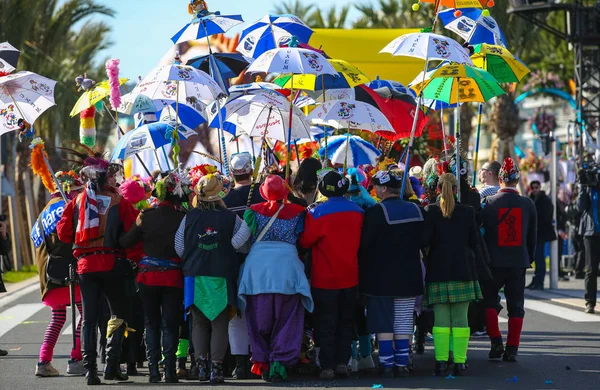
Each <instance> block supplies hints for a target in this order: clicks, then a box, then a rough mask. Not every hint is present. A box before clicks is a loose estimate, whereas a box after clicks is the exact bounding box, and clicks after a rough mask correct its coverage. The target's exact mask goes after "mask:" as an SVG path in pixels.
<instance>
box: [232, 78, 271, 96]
mask: <svg viewBox="0 0 600 390" xmlns="http://www.w3.org/2000/svg"><path fill="white" fill-rule="evenodd" d="M280 88H281V87H280V86H279V85H277V84H275V83H267V82H264V81H255V82H253V83H248V84H239V85H232V86H231V87H229V94H230V95H232V94H234V93H241V94H251V93H255V92H260V91H262V90H271V91H275V90H278V89H280Z"/></svg>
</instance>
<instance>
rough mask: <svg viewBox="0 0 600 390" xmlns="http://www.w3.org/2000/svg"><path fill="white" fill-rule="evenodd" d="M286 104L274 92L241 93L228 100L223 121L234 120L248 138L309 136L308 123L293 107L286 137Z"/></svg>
mask: <svg viewBox="0 0 600 390" xmlns="http://www.w3.org/2000/svg"><path fill="white" fill-rule="evenodd" d="M288 105H289V103H288V101H287V99H286V98H285V97H283V96H281V95H277V94H269V95H267V94H259V95H247V96H240V97H239V98H237V99H235V100H232V101H231V102H229V103H227V104H226V105H225V106H224V107H223V108H224V109H225V121H227V122H230V123H233V124H235V125H236V127H237V128H238V129H241V130H243V131H244V132H245V133H246V134H248V136H250V137H261V138H262V137H265V138H270V139H274V140H278V141H281V142H287V141H288V139H292V140H293V139H297V138H305V137H306V138H310V124H309V123H308V121H307V120H306V117H305V116H304V114H303V113H302V111H301V110H300V109H299V108H298V107H295V106H293V109H292V116H293V119H294V120H293V121H292V129H291V137H289V136H288V131H287V130H288V123H289V119H290V117H289V115H290V113H289V111H288V110H289V107H288Z"/></svg>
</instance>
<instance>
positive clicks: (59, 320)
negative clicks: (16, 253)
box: [31, 163, 85, 377]
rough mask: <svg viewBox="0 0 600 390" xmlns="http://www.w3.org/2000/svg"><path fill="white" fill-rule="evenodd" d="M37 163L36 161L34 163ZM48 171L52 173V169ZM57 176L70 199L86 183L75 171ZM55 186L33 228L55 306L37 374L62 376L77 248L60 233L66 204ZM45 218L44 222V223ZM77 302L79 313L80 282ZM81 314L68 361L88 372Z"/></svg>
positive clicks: (45, 297)
mask: <svg viewBox="0 0 600 390" xmlns="http://www.w3.org/2000/svg"><path fill="white" fill-rule="evenodd" d="M32 165H33V164H32ZM44 166H45V163H44ZM48 174H50V173H49V172H48ZM56 179H57V181H58V183H59V185H61V186H62V190H63V192H64V193H65V195H66V196H67V199H72V198H73V197H76V196H77V194H78V193H79V192H80V191H81V189H82V188H83V183H82V182H81V180H80V179H79V176H77V174H76V173H75V172H74V171H69V172H63V171H59V172H57V173H56ZM50 184H52V185H53V186H52V187H50V188H48V189H49V190H50V191H51V193H52V195H51V199H50V201H49V202H48V204H47V205H46V207H44V209H43V210H42V212H41V213H40V216H39V217H38V220H37V222H36V224H35V225H34V228H33V231H32V232H31V239H32V241H33V244H34V246H35V260H36V265H37V268H38V274H39V277H40V291H41V293H42V302H44V304H45V305H46V306H50V307H51V308H52V319H51V321H50V323H49V324H48V328H46V333H45V335H44V342H43V343H42V346H41V348H40V357H39V362H38V364H37V366H36V368H35V375H36V376H41V377H49V376H58V375H60V374H59V372H58V370H57V369H55V368H54V367H53V366H52V363H51V362H52V356H53V354H54V346H55V345H56V342H57V340H58V337H59V335H60V333H61V332H62V328H63V326H64V324H65V322H66V319H67V306H68V305H69V304H70V303H71V297H70V294H69V287H68V284H67V283H68V279H66V280H65V278H68V277H69V266H70V265H71V263H72V262H74V261H75V258H74V257H73V248H72V246H71V245H69V244H65V243H63V242H61V241H60V240H59V239H58V237H57V234H56V225H57V224H58V221H59V220H60V217H61V215H62V210H63V209H64V207H65V201H64V200H63V198H62V196H61V193H60V192H59V190H58V189H57V188H55V186H54V183H53V182H50ZM42 221H44V223H42ZM75 304H76V305H77V309H78V310H79V313H81V312H82V308H81V293H80V291H79V285H76V286H75ZM80 331H81V317H80V319H79V322H78V323H77V330H76V333H75V336H76V339H75V349H72V350H71V359H70V360H69V362H68V365H67V374H72V375H84V374H85V369H84V368H83V356H82V355H81V341H80V340H81V339H80Z"/></svg>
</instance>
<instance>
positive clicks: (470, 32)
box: [438, 8, 506, 47]
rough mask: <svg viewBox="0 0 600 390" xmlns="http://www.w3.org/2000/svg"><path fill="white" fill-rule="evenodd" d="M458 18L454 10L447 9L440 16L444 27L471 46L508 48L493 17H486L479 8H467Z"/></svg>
mask: <svg viewBox="0 0 600 390" xmlns="http://www.w3.org/2000/svg"><path fill="white" fill-rule="evenodd" d="M461 12H462V14H461V15H460V16H458V17H456V16H455V15H454V10H453V9H447V10H444V11H442V12H440V13H439V14H438V16H439V18H440V20H441V21H442V24H443V25H444V27H446V28H447V29H448V30H450V31H452V32H454V33H456V34H458V36H460V37H461V38H462V39H464V40H465V41H467V42H469V44H471V45H476V44H479V43H490V44H494V45H500V46H504V47H506V38H505V37H504V33H503V32H502V30H500V27H499V26H498V23H497V22H496V20H495V19H494V18H492V17H491V16H484V14H483V11H482V10H481V9H478V8H465V9H462V10H461Z"/></svg>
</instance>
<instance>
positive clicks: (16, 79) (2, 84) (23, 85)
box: [0, 71, 56, 134]
mask: <svg viewBox="0 0 600 390" xmlns="http://www.w3.org/2000/svg"><path fill="white" fill-rule="evenodd" d="M55 85H56V81H54V80H50V79H49V78H46V77H44V76H40V75H39V74H36V73H33V72H27V71H21V72H17V73H13V74H9V75H8V76H4V77H0V134H4V133H7V132H9V131H14V130H18V129H20V127H19V119H20V118H22V119H24V120H25V121H27V122H29V123H30V124H33V122H35V120H36V119H37V118H38V117H39V116H40V115H42V113H44V111H46V110H47V109H49V108H50V107H52V106H54V105H55V103H54V87H55Z"/></svg>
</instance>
